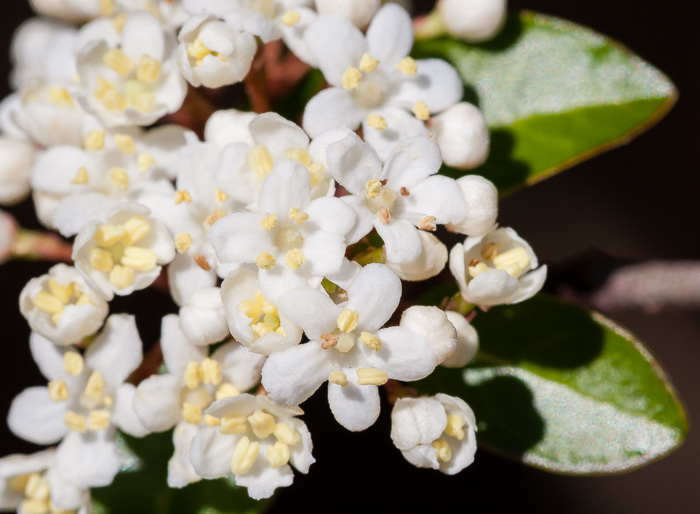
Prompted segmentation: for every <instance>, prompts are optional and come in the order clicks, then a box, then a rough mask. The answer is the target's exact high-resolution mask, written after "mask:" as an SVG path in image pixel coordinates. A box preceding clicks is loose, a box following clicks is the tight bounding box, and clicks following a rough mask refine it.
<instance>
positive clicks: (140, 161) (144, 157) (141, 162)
mask: <svg viewBox="0 0 700 514" xmlns="http://www.w3.org/2000/svg"><path fill="white" fill-rule="evenodd" d="M155 162H156V160H155V159H154V158H153V156H152V155H151V154H149V153H146V152H142V153H140V154H139V155H138V157H137V158H136V164H137V166H138V168H139V171H140V172H144V171H148V168H150V167H151V166H153V165H154V164H155Z"/></svg>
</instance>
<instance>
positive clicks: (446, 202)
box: [404, 175, 467, 225]
mask: <svg viewBox="0 0 700 514" xmlns="http://www.w3.org/2000/svg"><path fill="white" fill-rule="evenodd" d="M410 192H411V194H410V195H409V196H407V197H406V198H405V200H406V201H405V207H404V208H405V209H406V210H407V211H409V212H412V213H417V214H420V215H429V216H434V217H435V218H436V220H435V223H438V224H440V225H444V224H446V223H452V222H455V221H459V220H461V219H464V216H465V215H466V213H467V204H466V202H465V201H464V196H463V195H462V192H461V190H460V189H459V186H457V183H456V182H455V181H454V180H453V179H451V178H449V177H443V176H442V175H433V176H432V177H428V178H427V179H425V180H423V181H422V182H421V183H419V184H416V185H415V186H413V188H411V189H410Z"/></svg>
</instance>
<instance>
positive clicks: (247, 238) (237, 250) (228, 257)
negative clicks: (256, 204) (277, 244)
mask: <svg viewBox="0 0 700 514" xmlns="http://www.w3.org/2000/svg"><path fill="white" fill-rule="evenodd" d="M307 175H308V173H307ZM262 219H263V215H262V214H256V213H252V212H237V213H234V214H229V215H228V216H224V217H223V218H221V219H219V220H217V221H216V223H214V225H212V227H211V229H210V230H209V232H207V241H209V242H210V243H211V245H212V246H213V247H214V250H215V251H216V256H217V257H218V258H219V260H220V261H221V262H232V263H244V262H255V259H256V258H257V257H258V255H260V253H261V252H266V253H271V252H272V253H274V248H273V246H272V243H271V242H270V241H269V240H268V239H267V237H266V233H265V231H264V230H263V229H262V228H260V221H261V220H262Z"/></svg>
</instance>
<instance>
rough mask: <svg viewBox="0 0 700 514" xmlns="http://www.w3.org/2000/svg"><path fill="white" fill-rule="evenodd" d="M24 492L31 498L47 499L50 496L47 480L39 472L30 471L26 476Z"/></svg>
mask: <svg viewBox="0 0 700 514" xmlns="http://www.w3.org/2000/svg"><path fill="white" fill-rule="evenodd" d="M24 494H25V495H26V496H28V497H29V498H31V499H32V500H48V499H49V497H50V496H51V489H50V487H49V484H48V482H47V481H46V480H44V479H42V477H41V475H40V474H39V473H32V474H31V475H29V477H27V483H26V484H25V486H24Z"/></svg>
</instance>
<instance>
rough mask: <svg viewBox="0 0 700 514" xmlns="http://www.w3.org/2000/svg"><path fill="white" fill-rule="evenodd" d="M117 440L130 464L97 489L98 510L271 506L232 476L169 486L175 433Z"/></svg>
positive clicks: (217, 510) (181, 511) (189, 511)
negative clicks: (169, 470) (240, 485)
mask: <svg viewBox="0 0 700 514" xmlns="http://www.w3.org/2000/svg"><path fill="white" fill-rule="evenodd" d="M118 444H119V451H120V453H121V454H122V455H123V456H124V459H125V462H126V464H125V466H124V469H123V470H122V471H121V472H120V473H119V474H118V475H117V477H116V478H115V479H114V482H113V483H112V484H111V485H110V486H108V487H102V488H99V489H92V491H91V492H92V497H93V512H94V513H95V514H108V513H113V514H118V513H122V512H128V513H129V514H257V513H260V512H263V510H264V508H265V507H266V506H267V504H268V502H267V501H256V500H252V499H251V498H250V497H249V496H248V492H247V490H246V488H245V487H239V486H237V485H235V483H234V482H233V479H220V480H202V481H201V482H197V483H195V484H190V485H188V486H187V487H184V488H182V489H171V488H169V487H168V484H167V482H166V479H167V473H168V460H169V459H170V457H172V454H173V443H172V431H169V432H165V433H161V434H151V435H149V436H146V437H144V438H142V439H138V438H135V437H130V436H127V435H124V434H120V435H119V440H118Z"/></svg>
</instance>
